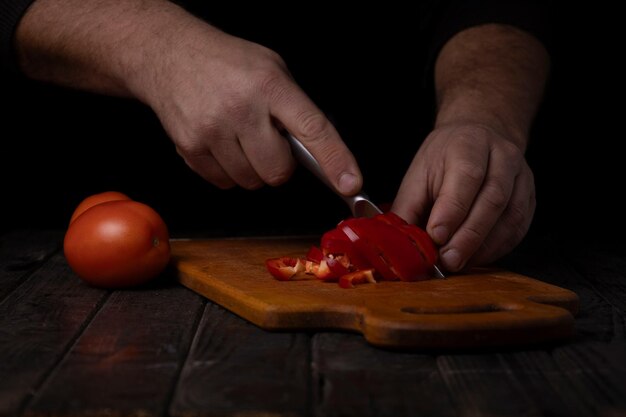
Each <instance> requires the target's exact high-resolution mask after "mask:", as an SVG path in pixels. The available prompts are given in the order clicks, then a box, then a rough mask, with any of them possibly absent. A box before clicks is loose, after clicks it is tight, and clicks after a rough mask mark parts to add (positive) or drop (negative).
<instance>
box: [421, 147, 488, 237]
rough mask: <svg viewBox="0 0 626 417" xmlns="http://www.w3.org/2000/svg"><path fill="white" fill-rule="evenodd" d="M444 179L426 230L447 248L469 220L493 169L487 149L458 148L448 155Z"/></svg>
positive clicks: (444, 167) (444, 168)
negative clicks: (489, 171)
mask: <svg viewBox="0 0 626 417" xmlns="http://www.w3.org/2000/svg"><path fill="white" fill-rule="evenodd" d="M442 169H443V171H444V176H443V180H442V184H441V188H440V189H439V192H438V193H437V195H436V200H435V203H434V204H433V207H432V210H431V213H430V217H429V219H428V225H427V227H426V230H427V231H428V234H429V235H430V236H431V237H432V238H433V240H434V241H435V243H437V244H438V245H444V244H446V243H447V242H448V240H449V239H450V237H451V236H452V235H453V234H454V233H455V232H456V231H457V229H458V227H459V226H460V225H461V224H462V223H463V221H465V219H466V217H467V215H468V213H469V211H470V209H471V207H472V204H473V203H474V199H475V198H476V195H477V194H478V192H479V190H480V188H481V187H482V185H483V181H484V180H485V176H486V175H487V171H488V169H489V155H488V153H487V152H485V151H484V149H483V148H475V147H472V146H457V147H455V148H452V150H451V151H449V153H448V154H447V155H446V159H445V162H444V166H443V167H442Z"/></svg>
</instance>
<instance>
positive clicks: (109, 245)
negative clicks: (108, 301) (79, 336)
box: [63, 196, 170, 288]
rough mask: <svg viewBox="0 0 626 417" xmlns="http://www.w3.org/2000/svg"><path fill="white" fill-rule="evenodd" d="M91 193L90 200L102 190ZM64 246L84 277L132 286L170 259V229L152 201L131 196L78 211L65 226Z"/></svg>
mask: <svg viewBox="0 0 626 417" xmlns="http://www.w3.org/2000/svg"><path fill="white" fill-rule="evenodd" d="M92 197H94V198H92V199H91V200H90V201H91V202H94V201H97V200H98V198H101V197H102V196H100V197H97V198H96V196H92ZM117 197H120V196H117ZM87 200H89V199H86V200H85V202H84V203H85V206H86V205H88V203H89V202H90V201H87ZM82 204H83V203H81V205H82ZM81 205H79V207H78V208H77V211H78V209H79V208H80V207H81ZM63 250H64V253H65V257H66V259H67V262H68V264H69V266H70V267H71V268H72V270H73V271H74V272H75V273H76V275H78V276H79V277H80V278H81V279H83V280H84V281H86V282H87V283H89V284H91V285H94V286H97V287H103V288H122V287H132V286H136V285H140V284H144V283H146V282H147V281H149V280H151V279H152V278H154V277H156V276H157V275H159V274H160V273H161V272H162V271H163V270H164V269H165V267H166V266H167V264H168V262H169V259H170V244H169V232H168V229H167V226H166V224H165V222H164V221H163V219H162V218H161V216H160V215H159V214H158V213H157V212H156V211H155V210H154V209H152V208H151V207H149V206H147V205H146V204H143V203H140V202H138V201H133V200H131V199H122V198H120V199H117V200H115V199H114V200H109V201H105V202H101V203H99V204H97V203H95V204H93V205H91V207H87V208H86V209H85V210H83V211H82V213H79V214H78V215H77V216H76V217H75V218H74V220H73V221H72V222H71V223H70V226H69V227H68V229H67V232H66V234H65V239H64V241H63Z"/></svg>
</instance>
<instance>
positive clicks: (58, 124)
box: [0, 4, 626, 240]
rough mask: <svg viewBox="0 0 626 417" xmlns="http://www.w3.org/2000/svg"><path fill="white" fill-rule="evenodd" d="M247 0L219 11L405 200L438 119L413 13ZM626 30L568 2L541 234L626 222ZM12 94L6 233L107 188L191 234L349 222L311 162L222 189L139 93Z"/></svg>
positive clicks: (547, 141)
mask: <svg viewBox="0 0 626 417" xmlns="http://www.w3.org/2000/svg"><path fill="white" fill-rule="evenodd" d="M600 5H601V4H600ZM246 7H247V8H246V13H245V15H242V14H241V11H240V10H239V11H237V10H234V9H236V8H237V6H236V5H234V6H232V8H231V10H228V9H224V10H220V11H219V13H214V14H213V15H212V17H213V19H212V20H213V22H214V23H216V24H218V25H219V26H220V27H222V28H223V29H224V30H226V31H228V32H230V33H233V34H236V35H238V36H242V37H244V38H247V39H251V40H254V41H257V42H260V43H262V44H264V45H267V46H269V47H271V48H273V49H275V50H276V51H277V52H279V53H280V54H281V55H282V56H283V58H284V59H285V61H286V62H287V64H288V66H289V67H290V70H291V71H292V73H293V74H294V76H295V78H296V80H297V81H298V82H299V84H300V85H301V86H302V87H303V88H304V89H305V91H307V93H308V94H309V95H310V96H311V97H312V98H313V99H314V100H315V101H316V103H317V104H318V105H319V106H320V108H322V109H323V110H324V111H325V112H327V113H328V115H329V117H330V118H331V119H332V120H333V122H334V123H335V124H336V126H337V128H338V130H339V132H340V133H341V134H342V136H343V138H344V140H346V142H347V143H348V145H349V146H350V147H351V149H352V150H353V151H354V153H355V155H356V156H357V158H358V160H359V163H360V165H361V168H362V171H363V173H364V176H365V189H366V191H367V192H368V193H369V194H370V195H371V197H373V198H374V199H375V200H376V201H378V202H381V203H382V202H390V201H391V200H392V199H393V196H394V195H395V191H396V189H397V186H398V185H399V182H400V180H401V178H402V175H403V174H404V171H405V169H406V167H408V164H409V163H410V161H411V159H412V157H413V155H414V153H415V150H416V149H417V147H418V146H419V142H420V140H421V139H422V138H423V137H424V136H425V135H426V133H427V131H428V127H429V121H430V117H431V109H430V106H429V103H430V100H429V98H430V97H429V95H428V93H427V92H425V91H423V90H422V89H421V88H420V81H421V79H420V76H421V65H420V63H419V61H416V60H415V59H414V56H413V49H412V48H413V45H415V42H419V40H418V39H417V36H418V34H417V28H416V27H415V26H416V25H415V24H414V21H413V19H412V18H411V14H410V13H408V12H407V11H403V10H395V9H393V8H391V7H390V8H388V10H377V9H369V10H368V9H366V8H363V7H360V8H359V10H329V9H321V8H320V9H314V10H310V12H309V13H306V14H305V15H303V14H302V11H301V10H300V8H299V7H298V8H296V6H293V7H294V9H293V10H289V9H286V10H285V8H284V7H281V12H280V13H274V12H275V11H272V10H267V9H265V6H263V7H261V6H251V5H247V6H246ZM251 7H252V8H251ZM255 7H256V8H255ZM211 12H212V11H209V13H211ZM237 12H239V13H237ZM233 15H236V16H238V18H237V19H235V20H233V19H232V16H233ZM290 15H291V16H296V18H294V19H290V20H286V19H284V18H283V17H282V16H290ZM621 27H622V26H621V22H620V18H619V15H618V14H617V13H616V12H615V11H614V10H610V9H606V8H601V7H596V8H595V9H593V10H589V9H583V8H582V7H581V8H580V9H578V10H571V9H568V10H564V11H563V13H561V14H559V16H558V20H557V21H555V22H554V29H555V30H554V32H555V40H554V43H553V44H552V45H551V53H552V58H553V70H552V74H551V79H550V83H549V87H548V91H547V94H546V99H545V102H544V104H543V106H542V109H541V111H540V114H539V115H538V119H537V123H536V125H535V128H534V130H533V134H532V140H531V144H530V147H529V150H528V154H527V156H528V160H529V163H530V165H531V167H532V168H533V170H534V173H535V180H536V185H537V192H538V208H537V214H536V217H535V222H534V224H533V229H532V230H533V232H537V231H540V232H549V233H559V234H574V235H577V236H580V235H583V236H589V237H594V238H599V239H605V240H606V239H621V233H622V232H623V231H624V230H625V229H626V228H625V227H624V225H625V224H626V222H625V221H624V203H623V199H622V193H623V191H622V190H623V188H624V187H623V179H624V174H623V169H622V165H623V163H624V162H623V161H624V159H623V158H622V156H621V154H620V149H621V142H622V141H623V139H624V131H623V124H624V114H623V113H624V105H623V103H624V85H623V80H622V76H623V74H624V71H623V69H624V65H623V64H621V63H620V61H621V55H622V53H623V49H624V48H623V46H622V44H621V38H623V36H622V33H621V32H622V29H621ZM1 100H2V104H3V108H4V110H3V113H2V115H1V116H0V122H1V123H2V125H3V129H2V152H1V155H0V164H1V166H0V174H1V179H0V181H1V183H2V185H3V192H2V195H3V198H2V205H3V210H2V212H4V213H5V214H4V215H3V216H2V219H3V221H2V228H3V229H7V228H18V227H19V228H24V227H45V228H64V227H66V224H67V221H68V220H69V217H70V215H71V212H72V210H73V208H74V207H75V206H76V204H78V202H79V201H80V200H81V199H82V198H84V197H86V196H87V195H90V194H93V193H96V192H100V191H105V190H119V191H122V192H126V193H128V194H129V195H130V196H131V197H133V198H135V199H137V200H139V201H144V202H146V203H148V204H150V205H152V206H153V207H154V208H156V209H157V210H158V211H159V212H160V213H161V214H162V215H163V217H164V218H165V220H166V222H167V223H168V225H169V226H170V228H171V230H172V232H173V233H174V234H178V235H182V234H197V235H203V234H204V235H238V234H239V235H240V234H251V233H253V234H268V233H317V232H320V231H322V230H325V229H328V228H331V227H333V226H334V225H335V224H336V222H337V221H338V220H340V219H341V218H343V217H345V216H347V215H348V211H347V209H346V207H344V203H343V202H342V201H341V200H340V199H339V198H338V197H336V196H335V195H334V194H332V192H330V191H329V190H328V189H326V188H325V187H324V186H323V185H322V184H320V183H319V182H318V181H317V180H316V179H315V178H313V177H312V176H311V175H310V174H309V173H308V172H306V171H304V170H303V169H298V170H297V171H296V173H295V174H294V177H293V179H292V181H290V182H289V183H287V184H285V185H283V186H280V187H276V188H272V187H265V188H263V189H261V190H257V191H253V192H250V191H245V190H241V189H232V190H228V191H223V190H218V189H216V188H214V187H213V186H211V185H210V184H207V183H205V182H204V181H203V180H202V179H200V178H199V177H198V176H196V175H195V174H194V173H193V172H192V171H190V170H189V169H188V168H187V167H186V166H185V164H184V162H183V161H182V159H181V158H180V157H179V156H178V155H177V154H176V152H175V149H174V146H173V144H172V143H171V141H170V140H169V139H168V138H167V136H166V135H165V134H164V132H163V131H162V129H161V127H160V125H159V122H158V120H157V119H156V117H155V116H154V114H153V113H152V112H151V110H150V109H149V108H147V107H145V106H143V105H142V104H140V103H137V102H135V101H133V100H126V99H119V98H112V97H102V96H95V95H91V94H88V93H82V92H77V91H70V90H66V89H61V88H56V87H52V86H47V85H41V84H36V83H33V82H28V81H24V80H19V79H12V80H9V81H7V82H5V83H4V84H3V85H2V94H1Z"/></svg>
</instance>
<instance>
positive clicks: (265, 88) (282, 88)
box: [257, 66, 288, 99]
mask: <svg viewBox="0 0 626 417" xmlns="http://www.w3.org/2000/svg"><path fill="white" fill-rule="evenodd" d="M257 79H258V89H259V91H260V92H261V94H262V95H264V96H266V97H269V98H271V99H279V98H280V97H282V96H284V95H285V92H286V90H287V85H288V82H287V78H286V76H285V72H284V71H283V70H282V69H281V68H280V67H278V66H270V67H266V68H263V69H260V70H258V73H257Z"/></svg>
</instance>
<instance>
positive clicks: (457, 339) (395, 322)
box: [172, 238, 578, 348]
mask: <svg viewBox="0 0 626 417" xmlns="http://www.w3.org/2000/svg"><path fill="white" fill-rule="evenodd" d="M317 243H318V242H316V241H315V240H314V239H304V238H302V239H300V238H286V239H282V238H270V239H221V240H178V241H172V251H173V252H172V253H173V262H174V265H175V267H176V269H177V271H178V272H177V273H178V278H179V280H180V282H181V283H182V284H183V285H185V286H186V287H188V288H190V289H192V290H193V291H196V292H197V293H199V294H201V295H203V296H205V297H207V298H208V299H210V300H212V301H214V302H216V303H218V304H220V305H222V306H223V307H225V308H227V309H229V310H230V311H232V312H233V313H236V314H238V315H239V316H241V317H243V318H245V319H247V320H249V321H251V322H252V323H254V324H256V325H258V326H259V327H261V328H263V329H266V330H307V329H344V330H350V331H356V332H360V333H362V334H363V336H364V337H365V339H366V340H367V341H368V342H369V343H371V344H372V345H376V346H381V347H390V348H468V347H487V346H512V345H526V344H535V343H543V342H549V341H555V340H560V339H564V338H567V337H569V336H571V335H572V334H573V332H574V317H573V315H574V314H576V312H577V309H578V296H577V295H576V294H575V293H573V292H572V291H569V290H566V289H563V288H560V287H556V286H554V285H550V284H547V283H544V282H541V281H538V280H535V279H532V278H529V277H526V276H523V275H519V274H515V273H512V272H508V271H503V270H492V269H482V270H476V271H473V272H472V273H471V274H465V275H455V276H450V277H448V278H446V279H432V280H427V281H419V282H395V281H394V282H380V283H378V284H363V285H358V286H357V287H356V288H354V289H343V288H340V287H339V286H338V285H337V283H328V282H322V281H320V280H316V279H311V280H298V281H278V280H276V279H274V278H273V277H272V276H271V275H270V274H269V273H268V272H267V270H266V268H265V263H264V262H265V260H266V259H267V258H272V257H278V256H293V257H303V256H304V255H305V254H306V252H307V251H308V249H309V247H310V246H311V245H312V244H317Z"/></svg>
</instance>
